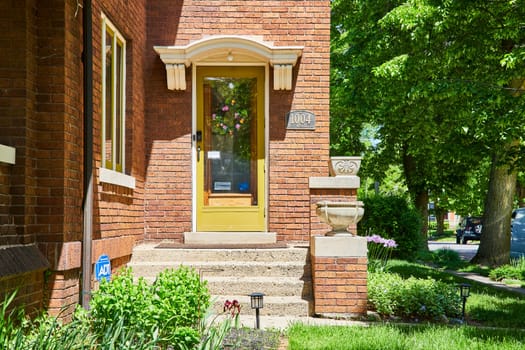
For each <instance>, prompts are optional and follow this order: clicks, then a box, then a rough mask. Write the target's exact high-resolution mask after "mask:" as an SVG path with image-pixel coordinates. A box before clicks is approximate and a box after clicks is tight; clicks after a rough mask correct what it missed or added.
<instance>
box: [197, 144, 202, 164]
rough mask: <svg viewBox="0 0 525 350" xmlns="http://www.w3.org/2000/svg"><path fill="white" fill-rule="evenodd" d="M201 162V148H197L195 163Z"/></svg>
mask: <svg viewBox="0 0 525 350" xmlns="http://www.w3.org/2000/svg"><path fill="white" fill-rule="evenodd" d="M200 160H201V146H197V162H198V161H200Z"/></svg>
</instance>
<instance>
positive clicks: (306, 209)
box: [145, 0, 330, 241]
mask: <svg viewBox="0 0 525 350" xmlns="http://www.w3.org/2000/svg"><path fill="white" fill-rule="evenodd" d="M148 17H149V22H148V40H149V41H148V45H147V46H148V49H149V50H150V51H146V55H147V56H146V57H147V63H146V71H147V74H148V76H149V79H148V82H147V101H148V103H147V105H146V114H147V124H146V130H147V135H146V142H147V144H146V147H147V148H146V149H147V154H146V165H147V174H146V176H147V179H148V181H147V187H146V193H145V214H146V238H180V234H181V233H182V232H184V231H189V230H191V209H192V207H191V190H192V187H191V186H192V184H191V181H190V179H191V175H192V174H191V139H190V134H191V127H192V115H191V84H189V85H188V87H187V90H186V91H184V92H174V91H168V90H167V88H166V76H165V68H164V65H163V63H162V62H161V60H160V58H159V57H158V55H157V54H156V53H155V52H154V51H153V50H151V48H152V46H154V45H186V44H188V43H190V42H193V41H195V40H198V39H202V38H203V37H205V36H210V35H221V34H222V35H226V34H230V35H247V36H249V35H252V36H254V35H256V36H260V37H262V40H264V41H267V42H273V44H274V45H275V46H304V51H303V55H302V57H301V58H300V60H299V62H298V64H297V66H296V67H295V68H294V87H293V90H292V91H274V90H273V89H271V90H270V110H269V115H270V118H269V119H270V120H269V124H270V125H269V127H270V137H269V138H270V140H269V142H270V144H269V154H268V155H267V157H268V158H269V175H268V176H269V182H270V186H269V189H268V191H269V203H268V204H269V210H268V214H269V227H268V230H269V231H275V232H277V233H278V239H279V240H303V241H307V240H308V239H309V235H310V210H311V208H310V197H309V188H308V178H309V177H310V176H326V175H327V174H328V168H327V161H328V147H329V122H328V119H329V54H330V37H329V36H330V2H329V1H328V0H323V1H303V0H301V1H262V0H243V1H227V2H225V1H196V0H194V1H191V0H190V1H184V2H173V1H168V0H157V1H151V2H148ZM190 72H191V68H189V69H188V70H187V76H188V74H189V73H190ZM271 75H272V71H270V76H271ZM187 82H190V81H189V80H188V79H187ZM270 86H272V82H271V81H270ZM298 109H306V110H309V111H312V112H313V113H315V115H316V130H315V131H297V130H285V114H286V113H287V112H289V111H290V110H298Z"/></svg>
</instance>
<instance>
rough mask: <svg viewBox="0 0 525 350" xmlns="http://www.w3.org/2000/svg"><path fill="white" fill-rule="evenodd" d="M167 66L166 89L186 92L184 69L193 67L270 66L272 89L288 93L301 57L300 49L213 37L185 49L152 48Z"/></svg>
mask: <svg viewBox="0 0 525 350" xmlns="http://www.w3.org/2000/svg"><path fill="white" fill-rule="evenodd" d="M154 49H155V51H156V52H157V53H158V54H159V56H160V58H161V60H162V62H164V64H165V65H166V78H167V85H168V89H170V90H186V67H189V66H191V65H192V64H195V63H197V64H199V63H206V64H217V65H221V64H228V65H231V64H232V62H234V63H235V62H239V63H241V64H243V65H246V64H254V65H260V64H261V63H266V64H270V66H272V67H273V69H274V73H273V74H274V75H273V76H274V86H273V88H274V89H275V90H291V89H292V78H293V67H294V66H295V64H296V63H297V60H298V58H299V57H300V56H301V55H302V52H303V47H301V46H284V47H283V46H273V45H272V44H270V43H268V42H264V41H262V40H261V39H260V38H257V37H243V36H235V35H231V36H228V35H226V36H213V37H207V38H204V39H202V40H198V41H196V42H193V43H191V44H188V45H186V46H155V47H154ZM232 53H233V54H232Z"/></svg>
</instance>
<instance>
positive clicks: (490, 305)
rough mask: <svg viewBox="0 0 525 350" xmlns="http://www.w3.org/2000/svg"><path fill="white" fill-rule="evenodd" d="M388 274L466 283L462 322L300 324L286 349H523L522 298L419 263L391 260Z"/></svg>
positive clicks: (293, 329)
mask: <svg viewBox="0 0 525 350" xmlns="http://www.w3.org/2000/svg"><path fill="white" fill-rule="evenodd" d="M388 266H389V271H390V272H391V273H396V274H399V275H400V276H402V277H404V278H409V277H410V276H414V277H417V278H423V279H426V278H429V277H430V278H433V279H435V280H440V281H443V282H446V283H449V284H454V285H456V284H459V283H463V282H468V283H469V284H471V286H472V287H471V296H470V297H469V298H468V300H467V304H466V322H467V323H466V324H463V325H457V324H456V325H436V324H411V325H407V324H396V323H383V322H377V323H370V325H369V326H347V327H345V326H306V325H302V324H295V325H292V326H291V327H290V328H289V329H288V339H289V347H288V349H289V350H302V349H305V350H306V349H308V350H317V349H326V350H338V349H345V350H346V349H365V350H374V349H389V350H390V349H394V350H395V349H433V350H434V349H435V350H439V349H444V350H445V349H446V350H449V349H454V350H463V349H465V350H466V349H484V350H485V349H524V348H525V296H523V295H521V294H517V293H514V292H508V291H503V290H499V289H495V288H494V287H491V286H488V285H484V284H481V283H478V282H474V281H470V280H468V281H467V280H465V279H463V278H461V277H457V276H454V275H452V274H450V273H446V272H444V271H442V270H439V269H434V268H430V267H427V266H425V265H421V264H416V263H409V262H406V261H400V260H392V261H390V262H389V263H388Z"/></svg>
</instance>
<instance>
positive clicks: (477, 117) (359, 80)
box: [331, 0, 525, 264]
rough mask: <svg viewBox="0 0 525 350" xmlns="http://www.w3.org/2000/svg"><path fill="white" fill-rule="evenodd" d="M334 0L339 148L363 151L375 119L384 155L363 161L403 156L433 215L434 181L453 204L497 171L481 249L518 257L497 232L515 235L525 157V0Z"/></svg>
mask: <svg viewBox="0 0 525 350" xmlns="http://www.w3.org/2000/svg"><path fill="white" fill-rule="evenodd" d="M332 6H333V7H332V120H333V125H335V126H336V128H333V129H332V135H331V136H332V142H333V145H334V146H333V152H337V153H339V154H343V153H349V152H362V151H363V146H362V145H358V140H359V135H360V134H361V130H362V128H361V127H362V125H363V124H365V123H371V124H372V125H374V126H376V127H377V134H378V136H377V138H378V140H379V143H378V144H377V145H376V146H375V148H374V152H375V157H374V158H373V159H374V160H373V166H365V167H364V170H368V171H370V170H371V169H374V171H375V172H376V173H377V172H381V171H384V170H386V169H387V168H388V166H389V165H390V164H395V163H397V164H402V165H403V170H404V174H405V182H406V184H407V187H408V190H409V192H410V194H411V197H412V199H413V201H414V203H415V205H416V207H417V208H418V209H419V210H420V213H421V215H422V216H426V215H427V214H428V213H427V204H428V198H429V197H428V196H429V193H431V194H433V195H435V196H436V197H437V196H439V197H440V198H443V200H444V201H445V202H446V203H448V204H447V205H450V203H449V202H450V201H452V202H453V201H454V200H456V201H457V198H458V196H461V195H462V194H465V189H468V188H469V187H468V186H469V184H470V185H472V181H473V180H472V179H473V178H478V179H479V180H480V181H481V182H483V179H482V177H483V176H485V177H486V178H489V186H488V191H487V192H486V197H485V225H486V227H487V229H486V230H485V229H484V234H483V236H482V243H481V245H482V246H483V245H484V241H485V242H486V243H487V244H488V245H487V246H490V247H491V251H490V252H489V250H486V251H485V256H483V251H484V249H482V247H480V253H481V254H480V253H478V255H479V258H480V260H481V262H486V263H490V264H500V263H503V262H504V261H505V260H508V250H509V248H508V244H507V245H505V244H503V243H499V242H498V241H501V242H505V240H508V235H509V232H510V230H509V225H510V212H511V207H512V200H513V188H512V184H510V183H511V182H513V183H514V186H515V183H516V174H517V168H518V167H519V166H520V165H522V164H523V161H524V160H525V159H524V158H525V155H524V154H523V146H524V142H523V135H524V134H525V128H524V126H525V109H524V107H525V95H523V94H522V91H523V89H524V87H525V85H524V84H523V80H524V78H525V1H523V0H521V1H518V0H516V1H503V0H491V1H461V0H410V1H400V0H398V1H396V0H391V1H384V0H333V1H332ZM487 162H488V164H492V165H491V167H492V171H491V172H488V171H487V170H486V169H488V168H489V167H487V166H482V165H484V164H487ZM368 163H370V162H368ZM480 171H486V172H485V173H482V174H481V175H480V174H479V172H480ZM473 174H476V176H473ZM509 186H510V187H509ZM496 201H497V204H496V203H495V202H496ZM491 202H492V204H493V205H492V207H491V205H490V203H491ZM487 206H489V207H490V208H487ZM487 209H489V210H490V211H491V212H488V211H487ZM507 217H508V220H507ZM502 219H503V220H502ZM496 221H497V222H498V224H496ZM506 221H508V223H506ZM506 231H508V232H506ZM487 253H488V254H487ZM495 255H497V257H495Z"/></svg>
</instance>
